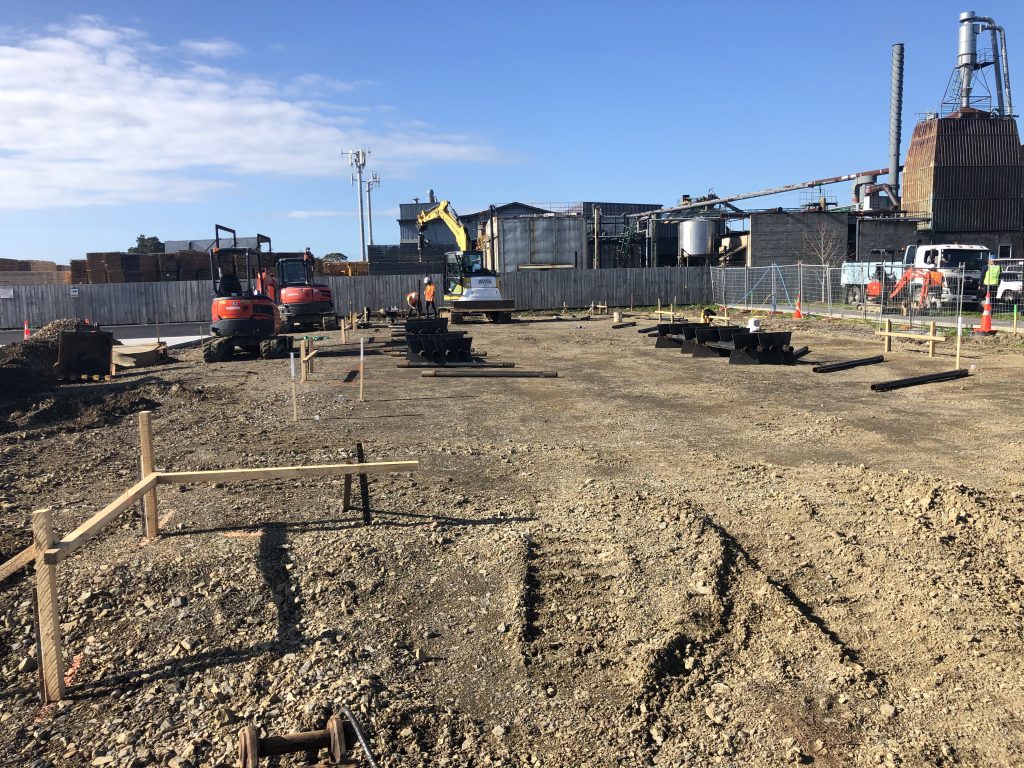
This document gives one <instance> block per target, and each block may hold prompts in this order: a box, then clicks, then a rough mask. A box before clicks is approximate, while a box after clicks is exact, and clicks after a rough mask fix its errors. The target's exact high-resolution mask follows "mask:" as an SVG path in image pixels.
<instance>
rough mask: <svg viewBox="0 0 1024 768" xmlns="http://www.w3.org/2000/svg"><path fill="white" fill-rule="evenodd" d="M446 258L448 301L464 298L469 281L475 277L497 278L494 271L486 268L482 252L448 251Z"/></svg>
mask: <svg viewBox="0 0 1024 768" xmlns="http://www.w3.org/2000/svg"><path fill="white" fill-rule="evenodd" d="M444 256H445V262H444V266H445V270H444V292H445V298H446V299H448V300H455V299H456V298H457V297H462V296H463V295H464V294H465V293H466V290H467V288H468V287H469V285H470V283H469V282H467V281H471V280H472V278H474V277H494V278H497V273H496V272H495V271H494V270H493V269H487V268H486V267H485V266H484V255H483V254H482V253H481V252H480V251H448V253H446V254H445V255H444ZM495 285H497V280H496V279H495Z"/></svg>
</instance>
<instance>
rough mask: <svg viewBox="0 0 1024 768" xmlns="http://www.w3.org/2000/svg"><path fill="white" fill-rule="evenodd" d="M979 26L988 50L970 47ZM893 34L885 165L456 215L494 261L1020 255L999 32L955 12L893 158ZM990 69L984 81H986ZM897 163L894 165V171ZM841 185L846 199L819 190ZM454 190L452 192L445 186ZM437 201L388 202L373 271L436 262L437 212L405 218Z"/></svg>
mask: <svg viewBox="0 0 1024 768" xmlns="http://www.w3.org/2000/svg"><path fill="white" fill-rule="evenodd" d="M986 33H987V39H988V40H990V41H991V43H990V47H989V48H982V47H980V46H979V40H980V39H982V37H983V36H985V35H986ZM903 53H904V52H903V45H902V44H899V43H898V44H896V45H894V46H893V59H892V79H891V87H890V120H889V164H888V167H887V168H878V169H874V170H869V171H861V172H857V173H848V174H845V175H841V176H833V177H828V178H822V179H815V180H812V181H807V182H801V183H797V184H789V185H785V186H780V187H773V188H770V189H764V190H759V191H755V192H747V193H742V194H737V195H730V196H716V195H714V194H713V193H712V194H709V195H707V196H705V197H700V198H690V197H689V196H683V197H682V198H681V200H680V202H679V204H677V205H674V206H671V207H660V206H659V205H655V204H642V203H600V202H582V203H571V204H556V205H551V204H541V205H528V204H526V203H521V202H511V203H506V204H503V205H494V206H491V207H489V208H488V209H485V210H483V211H477V212H474V213H470V214H466V215H463V216H462V217H461V221H462V222H463V224H464V225H465V226H466V228H467V230H468V231H469V233H470V236H471V237H472V238H473V239H475V240H476V243H477V245H476V247H477V248H478V249H479V250H481V251H483V252H484V254H485V257H486V259H487V263H488V264H489V265H491V266H493V267H494V268H495V269H497V270H498V271H503V272H508V271H516V270H523V269H608V268H615V267H655V266H674V265H679V266H701V265H731V266H762V265H769V264H779V265H783V264H795V263H798V262H803V263H809V264H829V265H835V264H838V263H839V262H841V261H843V260H850V259H855V260H868V259H872V258H878V256H879V254H880V253H884V254H889V256H890V257H894V256H895V255H896V254H898V253H900V252H901V251H902V250H903V249H904V248H905V247H906V246H907V245H914V244H927V243H940V242H962V243H970V244H978V245H984V246H987V247H988V248H989V249H990V250H991V251H992V252H993V253H994V254H996V255H997V256H999V257H1001V258H1009V257H1013V256H1017V257H1019V256H1022V255H1024V148H1022V146H1021V142H1020V135H1019V133H1018V129H1017V123H1016V119H1015V116H1014V114H1013V99H1012V93H1011V90H1010V78H1009V64H1008V57H1007V54H1006V41H1005V32H1004V31H1003V29H1002V27H1000V26H999V25H998V24H996V22H995V21H994V20H993V19H992V18H990V17H986V16H978V15H976V14H974V13H973V12H970V11H968V12H965V13H963V14H961V16H960V20H959V35H958V49H957V60H956V66H955V67H954V69H953V74H952V76H951V78H950V80H949V84H948V86H947V89H946V92H945V97H944V98H943V100H942V102H941V107H940V109H939V110H938V111H937V112H934V113H930V114H928V115H926V116H925V118H924V119H923V120H921V121H920V122H918V123H917V125H916V126H915V127H914V131H913V135H912V138H911V141H910V147H909V150H908V152H907V155H906V160H905V163H901V155H900V144H901V132H902V112H903ZM989 75H991V79H992V81H993V82H992V83H991V84H990V83H989V82H988V76H989ZM901 171H902V174H901ZM845 182H851V183H852V190H851V192H852V194H851V198H850V200H849V202H848V203H846V204H843V205H840V204H838V203H837V202H836V201H835V200H834V199H830V198H827V197H826V196H825V194H824V191H823V190H824V189H825V188H826V187H828V186H830V185H833V184H837V183H845ZM797 190H804V191H806V192H807V194H808V199H807V200H806V201H805V203H804V204H803V205H801V206H800V207H798V208H778V207H775V208H760V209H743V208H741V207H739V206H738V205H737V203H738V202H740V201H743V200H753V199H756V198H763V197H768V196H771V195H776V194H779V193H788V192H794V191H797ZM453 197H454V195H453ZM436 204H437V200H436V198H435V196H434V194H433V191H432V190H431V191H430V193H429V194H428V199H427V200H426V202H420V201H419V200H416V201H415V202H413V203H406V204H403V205H402V206H401V214H400V218H399V221H398V225H399V233H400V242H399V244H398V245H392V246H371V248H370V249H369V261H370V272H371V273H375V274H381V273H388V272H399V273H403V272H404V273H415V272H425V271H429V270H434V271H438V270H439V269H440V267H441V265H442V263H443V259H444V253H445V251H448V250H452V249H454V248H455V238H454V236H453V235H452V233H451V232H450V231H449V230H448V229H447V227H446V226H445V225H444V224H443V223H442V222H439V221H433V222H430V223H429V224H428V225H427V227H426V230H425V232H424V241H423V242H422V243H419V242H418V235H419V232H418V227H417V224H416V216H417V215H418V214H419V213H420V212H421V211H424V210H427V209H429V208H432V207H433V206H434V205H436Z"/></svg>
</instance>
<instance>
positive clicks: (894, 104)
mask: <svg viewBox="0 0 1024 768" xmlns="http://www.w3.org/2000/svg"><path fill="white" fill-rule="evenodd" d="M902 132H903V43H895V44H894V45H893V47H892V86H891V88H890V90H889V185H890V186H891V187H892V190H893V192H894V193H895V194H896V198H897V199H896V200H893V204H894V205H897V206H899V205H900V203H899V199H900V134H901V133H902Z"/></svg>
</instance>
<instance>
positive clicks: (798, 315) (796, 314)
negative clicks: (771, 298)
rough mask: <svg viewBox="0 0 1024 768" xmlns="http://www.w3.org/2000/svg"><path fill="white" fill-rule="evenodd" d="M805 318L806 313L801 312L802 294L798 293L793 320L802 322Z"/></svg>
mask: <svg viewBox="0 0 1024 768" xmlns="http://www.w3.org/2000/svg"><path fill="white" fill-rule="evenodd" d="M803 317H804V313H803V312H801V311H800V294H799V293H798V294H797V295H796V309H795V310H793V319H794V320H802V319H803Z"/></svg>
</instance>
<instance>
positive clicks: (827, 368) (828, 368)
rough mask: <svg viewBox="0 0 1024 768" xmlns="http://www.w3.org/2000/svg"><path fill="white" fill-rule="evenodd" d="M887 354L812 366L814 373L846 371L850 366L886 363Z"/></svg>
mask: <svg viewBox="0 0 1024 768" xmlns="http://www.w3.org/2000/svg"><path fill="white" fill-rule="evenodd" d="M884 362H885V355H875V356H874V357H859V358H857V359H856V360H840V361H839V362H838V363H827V364H825V365H816V366H814V367H813V368H811V370H812V371H814V373H833V372H834V371H845V370H848V369H850V368H857V367H858V366H861V365H875V364H876V363H884Z"/></svg>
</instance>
